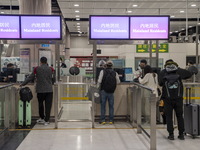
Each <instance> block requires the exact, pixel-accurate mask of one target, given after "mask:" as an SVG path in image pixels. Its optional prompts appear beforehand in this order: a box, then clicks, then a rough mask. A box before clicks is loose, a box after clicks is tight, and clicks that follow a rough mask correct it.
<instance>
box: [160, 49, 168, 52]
mask: <svg viewBox="0 0 200 150" xmlns="http://www.w3.org/2000/svg"><path fill="white" fill-rule="evenodd" d="M166 51H167V50H166V49H159V52H166Z"/></svg>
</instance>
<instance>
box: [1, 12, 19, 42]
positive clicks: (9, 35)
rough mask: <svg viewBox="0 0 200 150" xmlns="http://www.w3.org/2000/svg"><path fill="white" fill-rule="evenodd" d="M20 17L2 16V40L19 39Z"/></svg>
mask: <svg viewBox="0 0 200 150" xmlns="http://www.w3.org/2000/svg"><path fill="white" fill-rule="evenodd" d="M19 38H20V25H19V16H14V15H13V16H8V15H1V16H0V39H19Z"/></svg>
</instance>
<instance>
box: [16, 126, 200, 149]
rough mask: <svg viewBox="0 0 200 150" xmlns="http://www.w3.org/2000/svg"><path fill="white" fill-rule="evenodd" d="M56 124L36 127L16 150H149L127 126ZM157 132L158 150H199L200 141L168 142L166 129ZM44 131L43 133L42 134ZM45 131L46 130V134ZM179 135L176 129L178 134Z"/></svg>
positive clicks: (143, 138)
mask: <svg viewBox="0 0 200 150" xmlns="http://www.w3.org/2000/svg"><path fill="white" fill-rule="evenodd" d="M53 128H54V123H51V124H50V125H49V126H43V125H39V124H37V125H36V126H35V127H34V129H35V130H32V131H31V132H30V133H29V134H28V136H27V137H26V138H25V140H24V141H23V142H22V143H21V145H20V146H19V147H18V148H17V150H35V149H38V150H65V149H66V150H102V149H103V150H148V149H149V139H148V138H147V137H146V136H145V135H143V134H137V133H136V129H131V126H130V125H129V124H128V123H125V122H116V123H115V124H114V125H108V124H106V125H99V124H98V123H96V124H95V129H91V123H89V122H87V123H84V122H82V123H80V122H64V123H63V122H61V123H59V129H58V130H54V129H53ZM159 128H163V129H157V150H188V149H189V150H199V146H200V145H199V142H200V137H197V138H196V139H192V138H191V137H189V136H186V139H185V140H184V141H181V140H178V139H177V133H176V132H175V140H174V141H170V140H168V139H167V138H166V136H167V131H166V129H165V127H164V126H160V127H159ZM42 129H44V130H42ZM45 129H46V130H45ZM175 131H177V129H176V130H175Z"/></svg>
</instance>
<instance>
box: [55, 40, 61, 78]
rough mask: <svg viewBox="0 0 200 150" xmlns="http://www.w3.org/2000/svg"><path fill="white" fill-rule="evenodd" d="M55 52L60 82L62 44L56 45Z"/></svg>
mask: <svg viewBox="0 0 200 150" xmlns="http://www.w3.org/2000/svg"><path fill="white" fill-rule="evenodd" d="M55 52H56V63H57V64H56V66H57V81H58V82H59V81H60V44H58V43H56V44H55Z"/></svg>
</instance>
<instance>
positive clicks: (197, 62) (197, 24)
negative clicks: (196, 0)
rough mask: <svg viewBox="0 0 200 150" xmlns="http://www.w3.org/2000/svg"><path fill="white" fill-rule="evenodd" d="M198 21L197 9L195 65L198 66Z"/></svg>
mask: <svg viewBox="0 0 200 150" xmlns="http://www.w3.org/2000/svg"><path fill="white" fill-rule="evenodd" d="M198 23H199V11H198V14H197V24H196V66H197V67H198V64H199V43H198V41H199V32H198V31H199V26H198Z"/></svg>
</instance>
